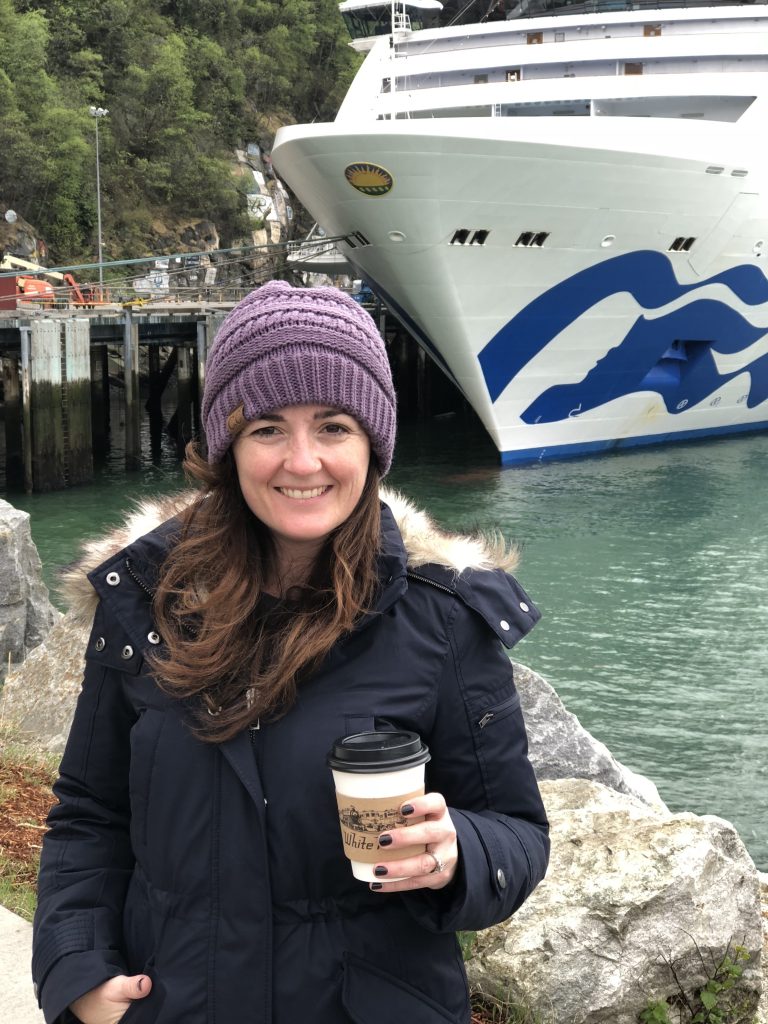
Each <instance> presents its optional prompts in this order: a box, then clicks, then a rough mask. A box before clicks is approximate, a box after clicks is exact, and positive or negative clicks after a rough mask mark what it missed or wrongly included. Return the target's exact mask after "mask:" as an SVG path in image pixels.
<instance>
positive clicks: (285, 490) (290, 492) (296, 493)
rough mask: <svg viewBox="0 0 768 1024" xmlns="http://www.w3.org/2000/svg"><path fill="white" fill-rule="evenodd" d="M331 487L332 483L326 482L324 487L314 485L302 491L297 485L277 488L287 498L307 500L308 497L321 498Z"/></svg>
mask: <svg viewBox="0 0 768 1024" xmlns="http://www.w3.org/2000/svg"><path fill="white" fill-rule="evenodd" d="M330 489H331V485H330V484H324V485H323V486H322V487H313V488H311V489H310V490H307V491H302V490H299V489H298V488H296V487H276V488H275V490H276V491H279V492H280V493H281V494H282V495H284V497H286V498H294V499H299V500H305V499H307V498H319V497H320V496H321V495H323V494H326V493H327V492H328V491H329V490H330Z"/></svg>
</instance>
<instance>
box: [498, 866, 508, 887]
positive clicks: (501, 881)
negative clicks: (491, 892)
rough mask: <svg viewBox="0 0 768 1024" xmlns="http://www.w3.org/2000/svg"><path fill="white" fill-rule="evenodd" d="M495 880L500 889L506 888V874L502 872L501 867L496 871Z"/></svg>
mask: <svg viewBox="0 0 768 1024" xmlns="http://www.w3.org/2000/svg"><path fill="white" fill-rule="evenodd" d="M496 881H497V882H498V883H499V888H500V889H506V888H507V876H506V875H505V874H504V872H503V871H502V870H501V868H499V870H498V871H497V872H496Z"/></svg>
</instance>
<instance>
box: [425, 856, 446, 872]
mask: <svg viewBox="0 0 768 1024" xmlns="http://www.w3.org/2000/svg"><path fill="white" fill-rule="evenodd" d="M427 856H429V857H431V858H432V860H433V861H434V862H435V866H434V867H433V868H432V870H431V871H430V872H429V873H430V875H439V874H440V872H441V871H442V870H443V869H444V868H445V864H443V862H442V860H441V859H440V857H438V856H437V854H436V853H432V852H431V850H427Z"/></svg>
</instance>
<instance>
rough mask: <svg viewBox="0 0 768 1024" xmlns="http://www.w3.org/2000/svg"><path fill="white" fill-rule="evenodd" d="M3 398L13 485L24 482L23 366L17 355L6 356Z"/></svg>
mask: <svg viewBox="0 0 768 1024" xmlns="http://www.w3.org/2000/svg"><path fill="white" fill-rule="evenodd" d="M2 363H3V396H4V402H5V411H4V420H5V472H6V476H7V478H8V480H9V481H10V482H11V483H13V484H21V483H23V481H24V454H23V453H24V445H23V440H22V406H21V366H20V360H19V357H18V356H16V355H8V356H4V357H3V360H2Z"/></svg>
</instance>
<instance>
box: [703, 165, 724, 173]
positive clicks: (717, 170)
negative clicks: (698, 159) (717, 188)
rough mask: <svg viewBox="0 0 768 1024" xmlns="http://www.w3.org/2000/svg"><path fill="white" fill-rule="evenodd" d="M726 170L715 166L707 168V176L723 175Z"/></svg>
mask: <svg viewBox="0 0 768 1024" xmlns="http://www.w3.org/2000/svg"><path fill="white" fill-rule="evenodd" d="M724 170H725V168H724V167H715V166H714V165H713V166H710V167H708V168H707V174H722V173H723V171H724Z"/></svg>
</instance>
